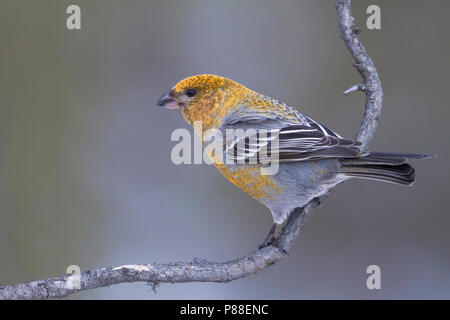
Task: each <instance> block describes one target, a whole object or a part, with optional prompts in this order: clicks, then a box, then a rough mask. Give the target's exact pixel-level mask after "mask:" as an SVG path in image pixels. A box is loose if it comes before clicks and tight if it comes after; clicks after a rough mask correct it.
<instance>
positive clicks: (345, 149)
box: [224, 117, 361, 163]
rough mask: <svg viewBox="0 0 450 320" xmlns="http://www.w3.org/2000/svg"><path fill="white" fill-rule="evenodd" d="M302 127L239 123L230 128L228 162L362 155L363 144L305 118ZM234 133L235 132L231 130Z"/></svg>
mask: <svg viewBox="0 0 450 320" xmlns="http://www.w3.org/2000/svg"><path fill="white" fill-rule="evenodd" d="M305 118H306V121H305V122H303V123H302V124H297V123H295V124H286V123H283V124H282V125H279V126H278V127H277V126H276V125H275V123H274V122H273V119H268V120H267V121H259V122H258V123H255V122H252V121H245V120H244V121H241V122H235V123H234V124H233V125H229V126H227V129H233V130H234V135H230V134H229V133H228V132H225V135H226V139H225V141H226V142H225V144H224V150H225V155H226V160H227V161H233V163H252V162H251V160H253V161H256V162H253V163H260V162H263V160H267V159H270V161H280V162H292V161H303V160H309V159H324V158H354V157H358V156H359V155H360V153H361V150H360V146H361V143H360V142H359V141H353V140H349V139H344V138H342V137H341V136H340V135H338V134H337V133H335V132H333V131H332V130H330V129H328V128H326V127H325V126H324V125H322V124H320V123H318V122H316V121H314V120H312V119H310V118H308V117H305ZM230 132H231V131H230Z"/></svg>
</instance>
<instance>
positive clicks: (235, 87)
mask: <svg viewBox="0 0 450 320" xmlns="http://www.w3.org/2000/svg"><path fill="white" fill-rule="evenodd" d="M157 105H158V106H159V107H165V108H168V109H177V110H179V111H180V112H181V114H182V116H183V118H184V119H185V120H186V121H187V122H188V123H189V124H191V125H193V124H194V123H195V122H196V121H200V122H201V124H202V127H201V132H197V133H198V134H200V135H203V134H204V133H205V131H206V130H208V129H218V130H220V131H221V132H223V134H224V136H225V135H226V133H225V131H226V129H238V128H239V129H245V130H247V129H249V128H255V129H258V130H259V129H269V130H275V131H276V133H277V139H278V149H277V151H276V153H277V158H278V161H279V168H278V172H277V173H276V174H274V175H263V174H261V171H260V170H259V169H260V168H261V166H263V164H260V163H256V164H246V163H238V162H236V163H228V162H225V163H219V162H214V164H215V165H216V167H217V169H218V170H219V171H220V172H221V173H222V174H223V175H224V176H225V177H226V178H228V180H230V181H231V182H232V183H234V184H235V185H236V186H238V187H239V188H240V189H242V190H243V191H245V192H246V193H248V194H249V195H251V196H252V197H253V198H255V199H257V200H258V201H260V202H261V203H263V204H264V205H265V206H267V207H268V208H269V209H270V211H271V213H272V216H273V220H274V225H273V226H272V228H271V232H270V233H269V236H268V239H269V240H272V239H273V233H274V230H275V227H276V225H278V224H281V223H283V222H284V221H285V220H286V218H287V217H288V216H289V214H290V213H291V212H292V211H293V210H294V209H295V208H298V207H303V206H305V205H306V204H307V203H308V202H309V201H311V200H312V199H314V198H320V197H321V196H323V195H324V194H325V193H327V192H328V191H329V190H330V189H331V188H333V187H334V186H336V185H337V184H339V183H341V182H343V181H345V180H347V179H349V178H353V177H358V178H366V179H374V180H381V181H386V182H393V183H397V184H402V185H411V184H412V183H413V182H414V180H415V176H414V169H413V168H412V167H411V166H410V165H409V164H407V163H406V161H407V159H408V158H415V159H420V158H425V157H429V156H428V155H423V154H407V153H387V152H362V150H360V145H361V143H359V142H358V141H353V140H349V139H344V138H342V137H341V136H340V135H338V134H337V133H335V132H333V131H331V130H330V129H328V128H326V127H325V126H324V125H322V124H320V123H319V122H316V121H314V120H312V119H311V118H309V117H307V116H305V115H303V114H301V113H300V112H298V111H297V110H296V109H294V108H292V107H289V106H287V105H286V104H284V103H281V102H279V101H277V100H274V99H271V98H269V97H267V96H264V95H262V94H259V93H257V92H255V91H252V90H250V89H248V88H246V87H244V86H243V85H241V84H239V83H237V82H235V81H233V80H230V79H227V78H223V77H219V76H216V75H197V76H192V77H189V78H186V79H184V80H182V81H180V82H178V83H177V84H176V85H175V86H174V87H173V88H172V89H171V90H170V91H169V92H167V93H165V94H163V95H162V96H161V98H160V99H159V101H158V103H157ZM247 138H248V137H247ZM262 145H265V146H267V139H266V140H264V141H259V140H257V143H253V144H250V143H248V141H247V142H246V143H244V146H243V147H242V144H241V147H240V148H236V144H235V145H234V146H233V147H232V148H231V149H230V150H231V156H232V157H235V159H237V158H239V157H241V159H242V157H244V158H245V157H246V155H248V154H252V155H253V156H254V155H255V153H256V154H257V153H258V151H259V149H258V148H260V147H261V146H262ZM266 241H267V239H266Z"/></svg>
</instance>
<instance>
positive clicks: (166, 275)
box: [0, 0, 383, 299]
mask: <svg viewBox="0 0 450 320" xmlns="http://www.w3.org/2000/svg"><path fill="white" fill-rule="evenodd" d="M336 7H337V11H338V18H339V27H340V32H341V35H342V38H343V39H344V42H345V43H346V45H347V48H348V50H349V51H350V53H351V54H352V56H353V58H354V59H355V61H356V68H357V69H358V71H359V73H360V75H361V76H362V78H363V80H364V82H363V86H364V88H365V93H366V108H365V113H364V118H363V121H362V124H361V127H360V130H359V133H358V136H357V139H358V140H359V141H361V142H362V143H363V145H364V146H367V144H368V143H369V142H370V140H371V138H372V137H373V135H374V133H375V130H376V127H377V122H378V118H379V116H380V112H381V104H382V96H383V94H382V91H381V84H380V80H379V78H378V75H377V72H376V69H375V67H374V65H373V63H372V60H371V59H370V57H369V56H368V55H367V53H366V50H365V48H364V46H363V44H362V43H361V40H360V38H359V31H358V30H359V29H358V27H357V26H356V25H355V23H354V19H353V17H352V16H351V11H350V0H338V1H337V5H336ZM357 89H358V87H357ZM317 205H318V201H317V200H313V201H311V202H310V203H309V204H307V205H306V206H305V207H304V208H298V209H296V210H295V211H294V212H293V213H292V214H291V215H290V217H289V219H288V221H287V222H286V224H285V226H284V227H283V230H282V231H281V233H280V235H279V236H278V237H277V241H276V243H275V245H270V246H267V247H264V248H261V249H258V250H256V251H254V252H252V253H251V254H249V255H247V256H245V257H242V258H239V259H237V260H232V261H227V262H209V261H206V260H202V259H194V261H192V262H176V263H166V264H157V263H152V264H141V265H124V266H119V267H106V268H102V269H94V270H90V271H86V272H83V273H81V274H80V275H79V279H76V278H74V277H75V276H74V275H72V276H61V277H54V278H49V279H46V280H41V281H33V282H29V283H24V284H16V285H11V286H3V287H0V299H47V298H61V297H65V296H67V295H70V294H72V293H75V292H78V291H82V290H87V289H94V288H99V287H107V286H110V285H113V284H118V283H125V282H138V281H140V282H147V283H150V284H152V286H153V288H155V287H156V285H158V284H160V283H181V282H228V281H232V280H235V279H239V278H243V277H246V276H249V275H251V274H254V273H256V272H257V271H259V270H261V269H263V268H265V267H268V266H270V265H272V264H274V263H275V262H277V261H278V260H280V259H282V258H283V257H284V256H286V255H287V252H289V250H290V249H291V248H292V247H293V246H294V245H295V242H296V240H297V238H298V235H299V234H300V233H301V231H302V227H303V224H304V222H305V221H306V219H307V218H308V217H309V216H310V214H311V211H312V209H313V208H314V207H316V206H317ZM75 280H76V281H75ZM78 280H79V281H78ZM77 284H79V286H77Z"/></svg>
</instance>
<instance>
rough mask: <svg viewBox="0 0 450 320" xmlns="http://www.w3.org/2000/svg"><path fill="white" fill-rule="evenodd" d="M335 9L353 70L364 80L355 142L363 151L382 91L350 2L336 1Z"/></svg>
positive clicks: (372, 129)
mask: <svg viewBox="0 0 450 320" xmlns="http://www.w3.org/2000/svg"><path fill="white" fill-rule="evenodd" d="M336 9H337V12H338V19H339V29H340V31H341V36H342V39H343V40H344V42H345V44H346V46H347V49H348V50H349V51H350V53H351V54H352V56H353V58H354V59H355V64H354V66H355V68H356V69H357V70H358V72H359V74H360V75H361V77H362V78H363V80H364V83H363V86H364V89H365V90H364V91H365V93H366V108H365V112H364V117H363V121H362V123H361V126H360V128H359V131H358V135H357V137H356V140H359V141H361V142H362V145H363V147H364V149H365V148H366V147H367V145H368V144H369V142H370V140H372V137H373V135H374V134H375V131H376V129H377V126H378V119H379V117H380V114H381V106H382V104H383V91H382V89H381V82H380V78H379V77H378V73H377V70H376V69H375V65H374V64H373V62H372V59H370V57H369V55H368V54H367V51H366V48H365V47H364V45H363V43H362V42H361V39H360V33H361V31H360V29H359V28H358V26H357V25H356V24H355V19H354V18H353V17H352V15H351V5H350V0H338V1H337V3H336Z"/></svg>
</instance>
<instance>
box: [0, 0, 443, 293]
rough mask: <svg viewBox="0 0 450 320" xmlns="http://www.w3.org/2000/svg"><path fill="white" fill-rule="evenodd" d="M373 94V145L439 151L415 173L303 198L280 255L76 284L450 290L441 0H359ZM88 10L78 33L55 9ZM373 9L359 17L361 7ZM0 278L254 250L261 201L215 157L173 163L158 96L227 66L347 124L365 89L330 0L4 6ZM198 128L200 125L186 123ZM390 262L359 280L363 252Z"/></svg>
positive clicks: (174, 119) (191, 289)
mask: <svg viewBox="0 0 450 320" xmlns="http://www.w3.org/2000/svg"><path fill="white" fill-rule="evenodd" d="M353 2H354V4H353V15H354V16H355V18H356V21H357V23H358V25H359V26H360V28H361V31H362V39H363V42H364V44H365V46H366V48H367V50H368V52H369V54H370V56H371V57H372V59H373V61H374V62H375V65H376V67H377V69H378V72H379V75H380V78H381V81H382V84H383V91H384V107H383V108H384V109H383V113H382V117H381V121H380V126H379V130H378V132H377V135H376V137H375V138H374V140H373V142H372V143H371V146H370V148H371V149H372V150H378V151H405V152H424V153H437V154H438V155H439V157H438V158H436V159H431V160H426V161H416V162H414V166H415V168H416V170H417V182H416V184H415V185H414V186H413V187H411V188H405V187H400V186H396V185H392V184H383V183H380V182H372V181H362V180H360V181H358V180H353V181H349V182H347V183H345V184H343V185H341V186H340V187H339V188H338V189H337V190H336V191H335V192H334V193H332V194H331V196H330V197H328V198H327V199H326V200H325V201H324V204H323V206H322V207H321V208H319V209H317V210H315V211H314V214H313V216H312V217H311V218H310V220H309V221H308V222H307V224H306V225H305V228H304V232H303V234H302V235H301V237H300V239H299V241H298V243H297V245H296V246H295V248H294V249H293V250H292V252H291V253H290V255H289V257H287V258H285V259H283V260H282V261H280V262H278V263H277V264H275V265H273V266H271V267H269V268H267V269H264V270H261V271H260V272H259V273H258V274H256V275H252V276H250V277H247V278H244V279H240V280H237V281H233V282H231V283H227V284H214V283H213V284H210V283H187V284H175V285H171V284H163V285H161V286H160V287H158V288H157V291H156V294H155V293H154V292H153V291H152V290H151V287H150V286H148V285H146V284H143V283H135V284H122V285H118V286H112V287H110V288H102V289H96V290H91V291H85V292H81V293H78V294H75V295H72V296H70V298H78V299H94V298H95V299H110V298H112V299H118V298H123V299H134V298H137V299H183V298H186V299H197V298H198V299H204V298H207V299H233V298H234V299H244V298H247V299H259V298H265V299H322V298H328V299H380V298H385V299H392V298H401V299H403V298H413V299H416V298H425V299H431V298H437V299H441V298H447V299H448V298H450V232H449V228H450V214H449V209H448V208H449V197H448V193H449V187H450V173H449V169H448V157H449V156H450V148H449V142H448V127H449V125H450V117H449V115H450V108H449V107H450V106H449V102H448V94H449V89H450V87H449V85H450V62H449V57H450V36H449V34H450V30H449V24H448V15H449V12H450V2H448V1H437V0H434V1H426V2H424V1H406V0H402V1H353ZM70 4H77V5H79V6H80V7H81V28H82V29H81V30H72V31H71V30H67V28H66V18H67V16H68V15H67V14H66V8H67V6H68V5H70ZM370 4H378V5H379V6H380V8H381V27H382V28H381V30H368V29H367V28H366V26H365V21H366V19H367V17H368V14H366V8H367V6H369V5H370ZM0 35H1V36H0V37H1V39H2V49H1V50H0V153H1V154H0V261H1V262H0V284H1V285H8V284H14V283H20V282H28V281H32V280H39V279H43V278H47V277H50V276H56V275H62V274H64V273H65V271H66V268H67V266H68V265H72V264H76V265H79V266H80V267H81V269H82V270H87V269H92V268H100V267H104V266H107V265H112V266H115V265H121V264H133V263H149V262H173V261H184V260H187V261H189V260H191V259H192V258H193V257H201V258H205V259H208V260H212V261H224V260H229V259H232V258H233V259H234V258H238V257H241V256H243V255H246V254H248V253H249V252H251V251H253V250H254V249H255V248H256V247H257V245H258V244H259V243H261V242H262V240H263V239H264V237H265V236H266V233H267V232H268V229H269V227H270V225H271V223H272V217H271V215H270V213H269V211H268V210H267V209H266V208H265V207H264V206H263V205H261V204H259V203H258V202H257V201H255V200H253V199H252V198H250V197H249V196H247V195H246V194H244V193H242V192H241V191H240V190H239V189H237V188H236V187H235V186H233V185H232V184H231V183H230V182H228V181H227V180H226V179H224V178H223V177H222V176H221V175H220V174H219V173H218V172H217V171H216V169H215V168H214V167H212V166H208V165H206V164H205V165H180V166H176V165H174V164H172V162H171V159H170V152H171V149H172V147H173V146H174V145H175V143H174V142H171V140H170V135H171V133H172V131H173V130H174V129H176V128H189V127H188V125H187V124H185V122H184V121H183V120H182V118H181V116H180V115H179V114H178V113H177V112H170V111H168V110H157V109H156V107H155V104H156V101H157V99H158V98H159V96H160V95H161V94H162V93H163V92H164V91H166V90H168V89H169V88H170V87H171V86H173V85H174V84H175V83H176V82H178V81H179V80H180V79H182V78H184V77H186V76H189V75H193V74H198V73H213V74H218V75H222V76H226V77H230V78H232V79H234V80H236V81H238V82H240V83H242V84H244V85H246V86H247V87H249V88H252V89H254V90H256V91H259V92H261V93H264V94H266V95H268V96H271V97H273V98H276V99H280V100H281V101H283V102H286V103H287V104H289V105H292V106H295V107H296V108H297V109H298V110H300V111H302V112H304V113H305V114H307V115H308V116H310V117H312V118H313V119H316V120H320V121H321V122H323V123H325V124H326V125H327V126H329V127H330V128H331V129H335V130H336V131H337V132H339V133H340V134H341V135H343V136H345V137H354V136H355V134H356V131H357V129H358V127H359V124H360V120H361V117H362V113H363V105H364V96H363V94H361V93H353V94H351V95H350V96H347V97H345V96H343V95H342V92H343V91H344V90H345V89H347V88H348V87H349V86H351V85H353V84H355V83H359V82H360V77H359V75H358V74H357V72H356V70H355V69H354V68H353V67H352V64H353V60H352V58H351V56H350V54H349V53H348V52H347V49H346V48H345V45H344V43H343V41H342V40H341V38H340V34H339V32H338V28H337V18H336V12H335V3H334V1H313V0H308V1H294V0H292V1H288V0H280V1H261V0H251V1H250V0H244V1H234V0H228V1H218V0H215V1H211V0H208V1H207V0H202V1H201V0H198V1H197V0H195V1H194V0H189V1H186V0H177V1H175V0H168V1H135V0H133V1H126V2H125V1H88V0H86V1H59V0H53V1H17V0H3V1H2V2H1V4H0ZM189 130H191V129H190V128H189ZM372 264H376V265H379V266H380V268H381V290H368V289H367V287H366V279H367V277H368V275H367V274H366V268H367V266H369V265H372Z"/></svg>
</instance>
